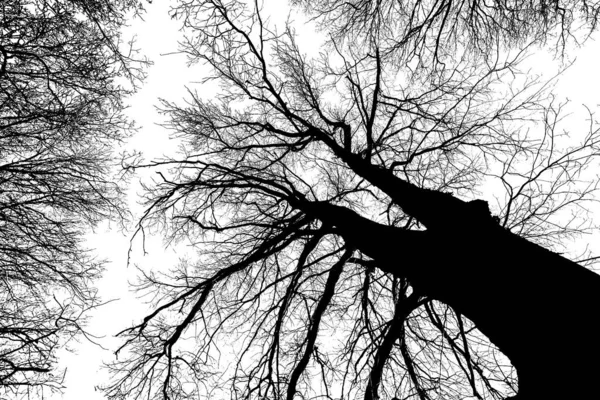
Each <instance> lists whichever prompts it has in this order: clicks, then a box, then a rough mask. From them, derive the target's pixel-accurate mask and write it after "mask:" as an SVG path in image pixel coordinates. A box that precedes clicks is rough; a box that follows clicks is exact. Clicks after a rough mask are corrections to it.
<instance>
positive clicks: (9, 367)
mask: <svg viewBox="0 0 600 400" xmlns="http://www.w3.org/2000/svg"><path fill="white" fill-rule="evenodd" d="M138 7H139V6H138V4H137V2H136V1H130V0H122V1H121V0H117V1H112V0H93V1H88V0H86V1H79V0H70V1H60V0H7V1H3V2H2V3H1V4H0V21H1V25H0V32H1V33H0V397H2V398H7V397H4V396H10V398H19V397H20V396H25V397H26V398H32V397H31V396H43V393H44V390H51V391H53V390H56V389H60V388H61V386H62V381H63V373H62V372H61V371H58V370H56V362H57V360H56V352H57V350H58V349H59V348H61V347H63V346H64V345H65V343H67V342H68V341H69V340H71V339H72V338H73V337H75V336H77V335H81V334H82V333H83V332H84V325H85V324H84V323H85V318H86V312H87V311H88V310H90V309H91V308H94V307H96V306H97V305H98V304H99V300H98V298H97V296H96V290H95V289H94V288H93V286H92V285H91V282H92V280H93V279H95V278H96V277H98V276H99V274H100V272H101V270H102V264H103V263H102V261H101V260H97V259H95V257H93V256H92V254H91V253H90V251H88V250H86V249H85V248H84V247H83V246H82V242H83V239H84V237H83V236H84V234H85V233H86V232H87V230H88V229H89V227H91V226H94V225H95V224H96V223H97V222H98V221H100V220H101V219H104V218H107V217H110V216H118V215H122V214H123V213H125V212H126V211H125V210H124V208H123V206H122V199H121V189H120V188H119V187H118V186H117V183H116V181H115V178H114V176H113V172H114V171H113V167H114V166H115V164H117V162H116V160H115V157H114V155H113V148H114V146H115V144H116V143H119V142H121V141H123V140H124V139H125V138H126V137H127V136H128V135H129V134H130V133H131V127H132V126H131V123H130V122H128V121H127V120H126V119H125V117H124V115H123V98H124V96H127V95H128V94H130V93H131V92H132V90H134V88H135V86H136V85H137V83H139V81H140V79H141V78H142V77H143V71H142V69H141V67H142V66H143V64H144V61H143V60H139V61H138V60H136V56H135V53H134V52H133V51H132V48H131V47H130V46H129V45H128V44H127V43H122V39H121V32H120V29H121V27H122V26H123V25H124V23H125V21H126V20H127V18H129V17H130V16H131V13H132V12H136V10H137V9H138ZM45 393H47V392H45ZM40 398H41V397H40Z"/></svg>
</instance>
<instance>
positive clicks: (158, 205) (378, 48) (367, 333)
mask: <svg viewBox="0 0 600 400" xmlns="http://www.w3.org/2000/svg"><path fill="white" fill-rule="evenodd" d="M297 3H308V2H300V1H299V2H297ZM358 3H360V4H373V2H369V3H367V2H360V1H356V2H353V1H350V2H335V1H323V2H310V4H311V6H314V7H315V9H318V6H320V5H327V6H328V7H330V8H324V9H323V8H321V9H318V10H320V12H321V13H324V14H322V15H320V17H322V18H325V19H324V20H325V21H326V23H325V24H324V25H323V27H325V28H326V27H328V25H327V24H328V23H330V22H331V21H335V22H336V23H335V24H333V23H332V24H331V25H332V26H331V29H333V30H334V33H336V34H334V35H332V36H331V37H330V40H329V42H328V43H327V44H326V46H327V47H326V50H327V51H326V52H323V53H322V54H320V55H319V56H316V57H312V58H310V57H308V56H306V55H304V54H303V53H302V51H301V49H300V45H299V44H298V42H297V36H296V35H295V33H294V31H293V28H292V24H291V23H287V24H286V25H285V26H284V28H283V29H280V30H277V29H276V27H273V26H269V25H268V23H267V22H265V21H267V18H266V17H264V16H263V15H261V12H260V7H259V6H258V5H257V4H255V5H254V6H253V5H246V4H245V3H242V2H239V1H234V0H231V1H220V0H215V1H201V2H181V3H180V4H179V6H177V7H175V8H174V9H173V13H174V14H175V15H178V16H181V17H182V19H183V21H184V24H185V27H186V28H188V29H190V34H189V35H188V36H187V39H186V41H185V42H184V43H183V44H182V46H183V51H184V52H185V53H187V54H188V55H189V57H190V60H191V62H192V63H193V62H204V63H206V64H208V65H209V66H210V67H211V68H212V70H213V71H214V75H213V76H210V77H208V78H206V80H205V82H208V81H211V80H213V79H214V80H217V81H219V82H220V83H221V84H222V85H221V94H220V95H219V96H218V97H217V100H213V99H205V98H203V97H202V95H201V94H199V93H195V92H192V91H190V98H189V100H188V102H187V104H186V105H183V106H181V105H178V104H175V103H170V102H163V105H162V109H163V112H165V113H167V114H168V115H170V117H171V119H170V122H169V123H168V124H167V127H168V128H170V129H172V131H173V132H174V133H175V135H176V136H177V137H179V138H180V139H181V140H182V141H183V146H182V151H181V154H180V155H179V156H178V157H173V158H169V159H165V160H158V161H154V162H150V163H147V164H141V163H140V164H132V165H131V166H130V168H131V169H136V168H142V167H146V168H154V169H155V170H156V171H157V172H158V174H159V179H158V180H157V181H156V182H155V183H154V184H152V185H149V186H148V188H147V193H146V206H147V208H146V212H145V214H144V215H143V217H142V219H141V221H140V224H139V229H138V234H140V235H144V234H145V231H146V230H147V229H151V228H160V229H164V232H165V235H166V236H167V238H168V239H169V240H170V241H178V240H188V241H189V243H191V244H192V245H193V246H196V247H197V249H198V257H197V259H196V260H183V261H182V262H181V263H180V265H178V266H177V267H176V268H175V269H173V270H172V271H169V272H162V273H161V274H157V273H153V272H147V273H145V275H144V276H143V280H142V282H141V283H140V286H139V287H138V288H139V290H141V291H142V292H147V293H148V294H150V295H152V296H153V299H154V300H153V301H154V303H153V304H154V305H155V307H154V311H153V312H152V313H150V314H149V315H147V316H146V317H144V318H143V320H142V321H141V322H140V323H139V324H136V325H134V326H132V327H130V328H128V329H125V330H124V331H122V332H121V335H122V336H123V337H124V338H125V342H124V344H123V346H122V347H121V349H120V350H119V352H118V355H119V357H120V360H119V361H117V362H115V363H113V364H112V366H111V368H112V370H113V373H114V380H113V382H112V384H111V385H110V386H108V387H107V388H106V389H105V390H106V393H107V395H108V397H109V398H110V399H125V398H138V397H144V398H151V399H184V398H198V397H201V396H205V397H210V398H219V396H222V397H231V398H236V399H237V398H244V399H264V398H286V399H287V400H292V399H294V398H316V397H319V396H323V397H325V398H329V399H332V398H355V397H363V398H364V399H366V400H371V399H378V398H382V399H387V398H392V397H394V398H398V399H413V398H414V399H420V400H424V399H434V398H448V399H462V398H496V399H500V398H506V397H508V396H514V397H515V398H519V399H521V400H523V399H533V398H547V399H560V398H593V397H594V394H597V388H596V385H595V376H596V375H597V373H598V372H599V371H598V367H597V366H594V365H593V363H594V361H592V360H596V359H597V357H598V356H599V355H600V344H598V343H597V341H596V340H595V337H594V332H595V330H596V327H597V322H596V319H595V318H594V317H593V316H594V315H595V313H596V312H597V309H598V304H599V303H598V300H599V299H598V293H600V291H599V289H600V277H599V276H598V275H596V274H595V273H593V272H591V271H590V270H588V269H586V268H585V267H584V266H582V265H581V264H585V262H583V261H581V262H580V263H577V262H573V261H571V260H569V259H567V258H565V257H563V256H562V255H560V254H558V253H556V252H554V251H552V250H556V249H558V246H559V245H560V243H564V240H565V239H568V238H570V237H572V236H573V235H576V234H577V233H581V232H585V231H586V230H587V229H592V228H593V226H591V225H586V221H588V220H587V219H586V204H587V202H589V201H593V200H594V198H595V197H594V196H595V193H596V190H597V185H598V177H597V176H594V174H593V173H590V171H589V169H588V167H590V166H592V165H594V163H595V162H597V160H596V156H597V155H598V151H599V149H600V147H599V145H600V131H599V130H598V128H597V126H596V124H595V123H594V121H593V113H590V127H589V130H588V132H586V133H585V134H584V135H582V137H581V141H580V142H579V144H577V145H573V144H572V143H571V142H570V141H565V137H564V135H562V134H561V129H562V125H561V119H562V115H563V112H562V108H563V106H564V105H563V104H562V103H560V102H559V101H558V100H556V99H555V98H554V96H553V95H552V94H551V91H550V89H551V87H549V86H548V84H546V83H544V82H543V81H541V80H538V79H536V78H533V77H531V76H529V75H528V74H526V73H522V72H520V71H519V68H518V67H519V64H520V62H521V61H522V60H523V58H524V57H525V55H526V52H527V51H528V50H529V48H528V47H527V46H524V48H522V49H521V48H519V49H514V48H513V49H511V48H508V47H506V46H507V45H508V44H511V42H510V41H508V42H506V43H504V44H503V45H502V46H498V45H496V44H497V43H499V40H500V38H503V37H504V35H505V32H504V28H502V29H497V30H496V31H489V32H488V31H486V30H485V29H483V30H476V29H474V30H472V33H473V34H479V33H481V34H482V35H483V36H482V38H483V39H482V40H485V42H484V43H485V44H487V45H489V46H488V47H487V50H490V49H495V51H494V52H489V51H486V52H485V53H483V52H480V51H479V49H480V48H472V46H470V44H471V43H480V41H479V39H478V40H474V39H473V38H472V37H471V36H468V35H466V36H464V37H465V38H467V39H466V40H467V41H466V42H461V41H460V40H461V39H460V38H461V37H463V35H458V34H456V35H450V34H448V35H446V34H444V37H447V38H448V40H453V41H456V42H454V43H455V46H454V49H455V50H456V51H454V57H451V52H450V51H446V50H444V51H443V53H442V52H441V50H440V49H442V47H440V46H437V44H436V43H437V41H438V38H439V37H440V36H439V35H438V34H436V33H435V32H446V31H445V30H444V29H445V28H444V26H445V27H458V28H457V29H458V30H457V32H458V31H460V29H461V26H463V25H461V24H463V22H464V21H467V22H468V21H472V19H467V20H464V19H460V18H458V19H457V18H453V19H449V20H450V21H451V22H449V24H451V25H444V22H442V25H439V23H440V22H439V19H435V18H434V19H431V21H434V22H431V23H429V22H427V23H425V22H422V23H419V25H423V27H422V28H420V29H421V31H419V32H422V33H423V34H424V36H423V40H422V41H421V42H420V43H421V45H415V43H416V42H414V41H413V42H411V41H405V40H396V39H397V38H398V37H399V38H403V37H406V34H402V35H398V36H394V35H392V34H391V33H389V32H388V37H391V38H392V39H393V40H392V39H390V41H386V40H384V38H383V37H381V36H378V35H377V33H379V31H378V30H377V29H375V28H372V29H370V30H369V32H375V34H371V33H367V32H366V31H360V33H359V34H356V35H354V31H353V30H352V29H350V28H348V29H346V25H344V24H345V20H344V19H343V18H345V17H346V15H347V14H345V12H346V11H344V13H340V14H336V13H338V11H339V10H345V9H344V7H350V8H351V9H353V10H357V11H358V10H360V8H358V7H356V6H355V5H356V4H358ZM384 3H385V2H378V3H377V4H378V5H380V7H382V6H381V4H384ZM393 3H394V4H396V3H397V2H393ZM389 4H392V2H389ZM398 4H400V3H398ZM402 4H408V5H409V6H407V7H415V10H417V9H418V10H421V7H426V6H431V5H432V4H433V5H434V6H436V5H438V4H440V2H435V3H433V2H432V3H431V4H430V3H423V2H415V3H414V4H413V3H408V2H407V3H402ZM415 4H416V5H415ZM443 4H447V6H446V7H451V6H452V7H454V6H455V5H457V4H463V3H454V2H444V3H443ZM468 4H469V5H471V4H472V5H473V7H480V6H481V7H482V6H484V5H483V4H480V3H478V2H472V3H468ZM492 4H493V5H497V6H498V7H500V6H502V7H504V6H505V8H503V10H505V11H507V12H512V11H511V10H514V8H511V7H509V5H507V4H505V3H504V2H494V3H492ZM541 4H542V5H543V4H545V3H541ZM552 4H553V6H554V7H555V8H551V9H549V10H547V9H546V8H543V7H542V9H543V10H547V11H548V13H547V15H548V16H549V17H548V18H547V20H546V21H547V22H548V21H550V22H548V23H547V24H545V25H541V28H540V29H541V30H535V29H533V28H532V29H529V28H523V29H525V30H524V32H520V31H515V35H516V36H515V37H519V38H521V39H522V40H523V41H527V40H529V39H531V40H533V41H534V42H536V41H539V39H540V37H543V36H544V35H547V34H548V32H550V30H551V29H552V28H553V27H554V26H555V24H554V22H553V21H555V20H554V19H553V18H554V16H555V15H556V14H555V13H556V12H558V13H559V15H566V14H563V13H562V10H563V9H564V7H563V5H562V4H559V3H552ZM585 4H588V3H585ZM486 6H487V3H486ZM525 6H531V7H533V10H532V11H531V12H532V13H535V12H538V13H540V12H542V11H543V10H542V11H540V9H538V8H537V3H536V4H533V3H525ZM534 6H535V7H534ZM566 6H569V7H570V8H569V9H574V7H575V8H576V7H579V3H577V2H573V3H567V4H566ZM457 7H458V6H457ZM446 9H448V10H453V11H452V12H455V14H453V15H458V16H462V15H465V14H464V13H467V15H468V12H469V9H461V8H458V9H456V10H455V9H454V8H446ZM380 10H381V9H377V11H378V12H379V11H380ZM409 10H410V9H409ZM425 10H426V9H425ZM442 10H444V8H442ZM559 11H560V12H559ZM394 12H395V11H394ZM419 12H420V11H419ZM528 12H529V11H523V13H524V14H523V15H527V13H528ZM417 14H418V13H417ZM417 14H415V15H417ZM377 15H383V16H386V17H389V18H388V19H387V20H386V21H389V20H393V19H394V17H395V15H396V14H394V13H391V12H389V13H388V12H381V13H379V14H377ZM406 15H412V14H411V13H410V12H408V13H407V14H406ZM423 15H433V14H428V13H427V12H424V14H423ZM493 15H494V14H490V15H489V16H488V17H486V18H484V20H485V21H487V22H488V23H493V22H492V21H498V22H499V23H500V25H499V26H500V27H503V26H504V25H503V24H504V22H507V21H508V22H510V20H509V19H508V17H507V19H506V20H498V19H494V20H492V19H491V16H493ZM511 15H512V14H511ZM519 15H521V14H519ZM594 15H595V14H593V13H592V14H589V16H590V21H591V25H592V28H593V26H594V24H595V21H596V17H595V16H594ZM340 18H342V19H340ZM436 18H437V17H436ZM511 18H512V17H511ZM357 21H358V20H357ZM425 21H428V20H427V19H426V20H425ZM435 21H438V22H435ZM337 23H339V24H340V25H337ZM364 23H365V20H360V22H357V23H356V24H355V25H353V26H354V27H359V28H360V27H361V26H363V24H364ZM559 25H561V24H560V19H559ZM567 25H568V24H567ZM567 25H564V24H563V25H562V28H564V29H565V30H564V31H563V32H565V33H568V32H570V30H569V29H570V28H569V26H567ZM339 26H342V27H344V28H343V29H342V30H336V29H337V28H338V27H339ZM401 26H405V25H401ZM440 26H441V27H442V28H440ZM515 26H517V25H516V24H515ZM467 27H468V25H467ZM387 28H389V29H390V30H391V29H393V28H394V27H390V26H389V25H386V29H387ZM435 28H439V29H438V30H437V31H436V30H435ZM484 28H485V26H484ZM452 29H454V28H452ZM409 32H412V30H409ZM430 32H433V35H430V34H429V33H430ZM346 34H348V35H354V36H352V37H351V38H349V37H348V36H346ZM530 34H531V35H533V38H529V37H528V35H530ZM403 35H404V36H403ZM431 41H433V42H431ZM390 43H392V44H393V46H389V45H390ZM432 43H433V45H432ZM440 43H441V42H440ZM390 49H392V50H390ZM444 49H445V48H444ZM407 55H408V56H407ZM398 60H402V62H399V61H398ZM484 191H486V192H487V193H488V194H487V196H486V198H488V199H491V198H494V196H495V195H496V196H497V199H498V200H497V204H492V205H491V207H492V209H491V210H490V204H489V203H488V202H487V201H485V200H483V199H481V198H479V197H480V196H481V195H480V193H482V192H484ZM565 215H571V216H572V218H569V219H566V220H565V219H564V218H563V217H564V216H565ZM589 260H591V258H589ZM226 344H230V346H226Z"/></svg>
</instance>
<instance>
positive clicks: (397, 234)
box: [313, 144, 600, 400]
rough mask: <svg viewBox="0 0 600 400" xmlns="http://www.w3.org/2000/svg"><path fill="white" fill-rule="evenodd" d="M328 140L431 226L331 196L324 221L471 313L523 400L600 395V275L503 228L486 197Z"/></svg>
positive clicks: (393, 269)
mask: <svg viewBox="0 0 600 400" xmlns="http://www.w3.org/2000/svg"><path fill="white" fill-rule="evenodd" d="M331 147H332V149H333V150H334V152H335V153H336V155H338V157H340V158H341V159H342V160H343V161H344V162H345V163H346V165H348V166H349V167H350V168H351V169H352V170H353V171H354V172H355V173H357V174H358V175H359V176H361V177H363V178H364V179H366V180H367V181H369V182H370V183H371V184H373V185H374V186H376V187H377V188H379V189H380V190H382V191H383V192H384V193H386V194H387V195H388V196H389V197H390V199H391V200H392V201H393V202H394V203H396V204H397V205H398V206H400V207H402V209H403V211H404V212H405V213H407V214H408V215H411V216H412V217H414V218H416V219H417V220H418V221H420V222H421V223H422V224H423V225H424V226H425V227H426V228H427V231H406V230H403V229H400V228H393V227H389V226H385V225H380V224H377V223H374V222H372V221H369V220H367V219H365V218H363V217H361V216H359V215H358V214H356V213H354V212H353V211H350V210H348V209H345V208H343V207H337V206H333V205H325V204H318V206H319V207H317V208H318V210H317V208H315V209H314V210H313V212H316V214H317V215H318V216H319V218H320V219H321V220H323V221H326V220H327V221H329V223H331V224H332V225H334V226H336V227H337V228H338V230H339V234H340V235H341V236H343V237H344V239H345V240H347V241H349V242H352V243H353V244H354V246H355V247H356V248H358V249H360V250H361V251H362V252H363V253H365V254H367V255H369V256H370V257H372V258H373V259H375V260H376V261H377V264H378V265H379V266H380V268H382V269H384V270H385V271H386V272H389V273H392V274H394V275H397V276H403V277H407V278H408V279H409V280H410V281H411V283H412V284H413V286H414V287H415V288H417V289H418V290H420V291H422V292H423V293H424V294H426V295H428V296H430V297H432V298H434V299H437V300H439V301H442V302H444V303H446V304H448V305H449V306H451V307H453V308H454V309H455V310H456V311H457V312H459V313H461V314H463V315H465V316H466V317H468V318H469V319H470V320H471V321H473V322H474V323H475V324H476V326H477V328H478V329H479V330H480V331H481V332H482V333H483V334H485V335H487V337H488V338H489V339H490V341H491V342H492V343H494V344H495V345H496V346H497V347H498V348H499V349H500V351H502V352H503V353H504V354H505V355H506V356H507V357H508V358H509V359H510V360H511V362H512V363H513V365H514V366H515V368H516V369H517V374H518V378H519V392H518V395H517V397H516V398H517V399H519V400H532V399H600V329H599V327H600V323H599V317H600V275H598V274H596V273H594V272H592V271H589V270H587V269H585V268H584V267H582V266H580V265H578V264H576V263H574V262H572V261H570V260H568V259H566V258H564V257H562V256H560V255H559V254H556V253H553V252H551V251H548V250H546V249H544V248H543V247H541V246H538V245H536V244H534V243H531V242H529V241H527V240H525V239H523V238H521V237H519V236H517V235H515V234H513V233H511V232H509V231H508V230H506V229H504V228H502V227H501V226H499V225H498V224H497V223H496V222H495V221H494V220H493V219H492V218H491V215H490V214H489V209H488V208H487V203H485V202H465V201H462V200H460V199H458V198H455V197H453V196H451V195H450V194H447V193H441V192H436V191H432V190H427V189H423V188H419V187H417V186H415V185H413V184H411V183H409V182H406V181H404V180H402V179H400V178H398V177H397V176H396V175H394V174H393V173H392V172H391V171H389V170H386V169H382V168H380V167H378V166H375V165H372V164H370V163H369V162H368V161H366V160H364V159H362V158H361V157H359V156H357V155H354V154H351V153H349V152H347V151H345V150H343V149H341V148H339V147H335V145H334V144H331ZM482 203H483V204H484V205H485V206H484V207H482V206H481V205H482ZM482 208H483V209H482Z"/></svg>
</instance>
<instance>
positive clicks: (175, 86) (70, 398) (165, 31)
mask: <svg viewBox="0 0 600 400" xmlns="http://www.w3.org/2000/svg"><path fill="white" fill-rule="evenodd" d="M272 4H280V6H281V8H282V11H283V13H282V14H283V15H286V14H287V7H286V4H285V2H284V1H279V2H277V3H274V2H273V3H272ZM146 8H147V13H146V14H144V20H145V21H142V20H139V19H138V20H135V21H132V23H131V27H130V29H129V32H136V34H137V44H138V47H139V48H140V49H141V51H142V53H143V54H145V55H146V56H147V57H149V58H150V59H151V60H152V61H153V62H154V65H153V66H152V67H151V68H150V69H149V71H148V79H147V80H146V82H145V85H144V86H143V88H142V89H141V90H140V91H139V93H138V94H136V95H135V96H134V97H132V98H131V99H130V100H129V104H130V105H131V107H130V109H129V110H128V113H129V115H130V116H131V117H132V118H133V119H134V120H135V121H136V122H137V124H138V125H139V126H140V127H141V129H140V131H139V132H138V134H136V135H135V137H134V138H133V139H132V140H131V141H130V143H129V145H128V147H129V148H132V149H138V150H142V151H143V152H144V154H145V156H146V158H147V159H153V158H156V157H160V156H161V155H162V154H163V153H164V152H168V151H169V150H172V149H173V148H174V144H173V142H172V141H170V140H169V137H168V132H166V131H165V130H164V129H163V128H161V127H160V126H157V125H156V123H159V122H160V121H161V117H160V116H159V115H158V114H157V112H156V110H155V108H154V107H155V105H156V104H158V100H157V99H158V98H165V99H168V100H173V101H179V100H180V99H181V98H182V97H184V96H185V88H184V86H185V85H191V86H192V87H194V88H195V89H197V90H199V91H202V88H201V87H200V86H199V85H197V84H194V83H193V82H194V81H199V80H200V79H201V78H202V75H203V69H202V68H201V67H198V66H195V67H193V68H188V67H187V66H186V63H185V57H184V56H182V55H164V54H166V53H171V52H173V51H175V50H176V49H177V40H178V38H179V37H180V33H179V32H178V29H179V25H180V22H179V21H176V20H171V19H170V17H169V16H168V8H169V5H168V2H167V1H157V2H155V3H153V4H147V6H146ZM269 11H271V10H269ZM309 29H310V28H309ZM309 29H307V32H302V31H299V32H298V33H299V34H300V35H306V34H309V35H310V34H312V32H310V31H309ZM307 50H310V49H307ZM571 54H576V55H577V62H576V63H575V65H574V66H573V67H571V68H570V70H568V71H567V72H566V73H565V75H564V76H562V77H561V78H560V82H559V84H558V86H557V93H558V94H559V95H561V96H564V97H568V98H569V99H570V100H571V101H572V105H573V106H575V105H580V104H587V105H588V106H589V107H590V108H591V109H592V110H593V109H595V108H596V107H598V105H599V104H600V77H599V75H600V74H598V70H599V65H600V44H599V43H597V42H594V41H592V40H588V42H587V43H586V45H585V46H584V47H583V48H582V49H579V50H578V51H577V52H576V53H575V52H573V53H571ZM548 60H549V57H547V56H540V57H539V60H538V61H537V64H536V63H534V67H535V68H536V69H539V70H543V67H544V65H545V63H546V62H548ZM572 110H573V111H574V114H575V115H576V116H581V117H582V118H585V116H586V114H585V109H584V108H583V107H572ZM585 127H586V126H585V125H584V124H581V125H578V126H575V127H574V129H585ZM599 172H600V171H599ZM135 183H136V180H134V185H133V187H132V190H131V193H130V194H131V198H130V204H132V205H133V206H134V209H137V210H138V211H139V209H140V208H139V206H137V207H136V206H135V202H136V198H135V197H136V192H139V186H138V185H136V184H135ZM598 218H599V219H600V213H599V214H598ZM599 222H600V221H599ZM130 237H131V232H125V233H123V232H120V231H119V229H117V227H116V226H115V225H114V224H113V225H110V224H108V223H106V224H104V225H102V226H100V227H98V228H97V229H96V232H94V233H93V234H91V235H90V238H89V245H90V247H93V248H95V249H96V251H97V254H98V255H99V257H100V258H106V259H107V260H109V263H108V264H107V269H106V273H105V275H104V278H103V279H102V280H101V281H100V282H98V288H99V291H100V295H101V296H102V298H103V299H104V300H109V299H118V300H115V301H113V302H111V303H109V304H107V305H106V306H104V307H101V308H100V309H98V310H97V311H96V312H94V313H93V314H92V316H91V317H92V318H91V320H90V324H89V330H90V331H91V332H92V333H94V334H95V335H98V336H104V338H101V339H98V342H99V343H101V344H102V345H103V346H104V347H105V348H107V349H108V350H102V349H101V348H100V347H98V346H94V345H91V344H90V343H87V342H85V341H84V340H82V342H81V343H71V348H72V349H73V350H74V352H70V353H69V352H63V353H61V355H60V358H61V364H62V365H63V366H66V367H67V375H66V380H65V385H66V387H67V389H66V390H65V392H64V394H63V395H60V394H55V395H52V396H50V397H51V399H52V400H58V399H61V398H62V399H64V400H100V399H103V396H102V394H101V392H100V391H97V390H96V389H95V386H96V385H101V384H103V383H106V380H107V373H106V371H105V370H103V369H102V368H101V366H102V361H103V360H104V361H109V360H111V358H112V357H113V355H112V351H114V350H115V349H116V347H118V344H119V343H120V340H118V339H115V338H114V334H115V333H117V332H118V331H119V330H121V329H124V328H126V327H127V326H129V325H131V323H132V322H134V321H139V320H140V318H142V317H143V316H144V312H145V307H144V306H143V304H142V303H141V302H140V301H139V300H137V299H136V297H135V295H134V294H132V293H130V292H129V289H128V281H133V280H135V272H136V271H135V268H134V264H136V263H139V264H140V265H143V266H144V267H156V268H163V269H167V268H168V267H169V266H170V265H172V264H173V263H174V262H176V260H177V258H178V254H177V253H176V251H175V249H167V250H164V249H163V245H162V242H161V240H160V238H149V242H147V247H146V250H147V254H146V255H145V256H144V255H143V254H142V249H141V246H140V245H139V242H138V243H137V244H134V246H133V253H132V260H131V261H132V262H131V263H130V265H129V266H127V253H128V249H129V246H130V243H129V240H130ZM596 249H598V245H597V244H596ZM596 252H598V251H596Z"/></svg>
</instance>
